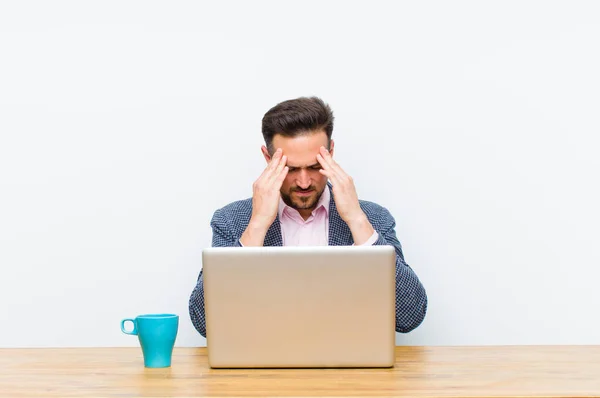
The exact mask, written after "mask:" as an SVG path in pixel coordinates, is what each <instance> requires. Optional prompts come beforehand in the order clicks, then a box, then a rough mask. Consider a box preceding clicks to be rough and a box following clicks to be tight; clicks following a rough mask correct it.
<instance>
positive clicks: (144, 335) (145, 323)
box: [121, 314, 179, 368]
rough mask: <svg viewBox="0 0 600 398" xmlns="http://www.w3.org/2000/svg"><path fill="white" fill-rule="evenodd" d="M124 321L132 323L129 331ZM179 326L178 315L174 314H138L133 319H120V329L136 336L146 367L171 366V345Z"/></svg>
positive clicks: (173, 343)
mask: <svg viewBox="0 0 600 398" xmlns="http://www.w3.org/2000/svg"><path fill="white" fill-rule="evenodd" d="M125 322H131V323H133V329H132V330H131V331H127V330H125ZM178 328H179V316H178V315H175V314H147V315H139V316H137V317H136V318H135V319H131V318H127V319H123V320H122V321H121V331H122V332H123V333H125V334H132V335H135V336H138V339H139V341H140V345H141V346H142V353H143V355H144V366H145V367H147V368H166V367H169V366H171V357H172V355H173V347H174V346H175V339H176V338H177V329H178Z"/></svg>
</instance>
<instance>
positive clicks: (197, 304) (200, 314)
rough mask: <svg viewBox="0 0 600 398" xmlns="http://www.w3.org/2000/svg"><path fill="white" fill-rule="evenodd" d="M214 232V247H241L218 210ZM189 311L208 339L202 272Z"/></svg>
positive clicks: (193, 320)
mask: <svg viewBox="0 0 600 398" xmlns="http://www.w3.org/2000/svg"><path fill="white" fill-rule="evenodd" d="M210 225H211V227H212V231H213V237H212V246H213V247H230V246H241V244H240V241H239V239H238V238H235V237H234V236H233V234H232V233H231V232H229V231H228V230H229V229H228V228H227V225H228V224H227V219H226V217H225V216H224V215H223V214H222V213H221V211H219V210H217V211H216V212H215V214H214V216H213V218H212V220H211V222H210ZM189 311H190V318H191V320H192V324H193V325H194V327H195V328H196V330H197V331H198V332H199V333H200V334H201V335H202V337H206V318H205V315H204V284H203V278H202V270H200V275H198V280H197V282H196V287H194V290H193V291H192V295H191V296H190V301H189Z"/></svg>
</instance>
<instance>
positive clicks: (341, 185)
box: [317, 147, 366, 225]
mask: <svg viewBox="0 0 600 398" xmlns="http://www.w3.org/2000/svg"><path fill="white" fill-rule="evenodd" d="M317 160H318V161H319V163H320V164H321V167H323V168H322V169H321V170H319V172H320V173H321V174H324V175H326V176H327V178H329V180H330V181H331V183H332V185H333V197H334V201H335V205H336V207H337V211H338V213H340V217H342V220H344V221H345V222H346V224H348V225H352V224H353V223H355V222H358V221H363V220H364V218H365V217H366V216H365V214H364V212H363V211H362V209H361V208H360V204H359V203H358V195H357V194H356V188H355V187H354V181H353V180H352V177H350V176H349V175H348V174H346V172H344V170H342V168H341V167H340V166H339V165H338V164H337V163H336V162H335V161H334V160H333V158H332V157H331V154H330V153H329V151H328V150H327V149H325V147H321V149H320V153H319V154H317Z"/></svg>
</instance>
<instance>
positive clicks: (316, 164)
mask: <svg viewBox="0 0 600 398" xmlns="http://www.w3.org/2000/svg"><path fill="white" fill-rule="evenodd" d="M320 165H321V164H320V163H319V162H317V163H315V164H311V165H310V166H306V168H307V169H310V168H313V167H315V166H320ZM287 166H288V168H290V169H302V168H303V167H299V166H290V165H287Z"/></svg>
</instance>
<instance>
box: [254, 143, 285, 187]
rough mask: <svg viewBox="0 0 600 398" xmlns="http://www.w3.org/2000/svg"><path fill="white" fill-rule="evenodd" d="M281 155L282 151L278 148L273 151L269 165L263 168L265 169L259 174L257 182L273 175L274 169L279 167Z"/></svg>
mask: <svg viewBox="0 0 600 398" xmlns="http://www.w3.org/2000/svg"><path fill="white" fill-rule="evenodd" d="M282 154H283V151H282V150H281V148H279V149H277V150H276V151H275V153H274V154H273V156H271V160H270V161H269V164H268V165H267V167H265V169H264V170H263V172H262V173H261V175H260V177H259V178H258V179H259V180H262V179H265V178H269V177H270V175H271V174H272V173H273V171H274V170H275V169H277V166H278V165H279V161H280V159H281V157H282Z"/></svg>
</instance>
